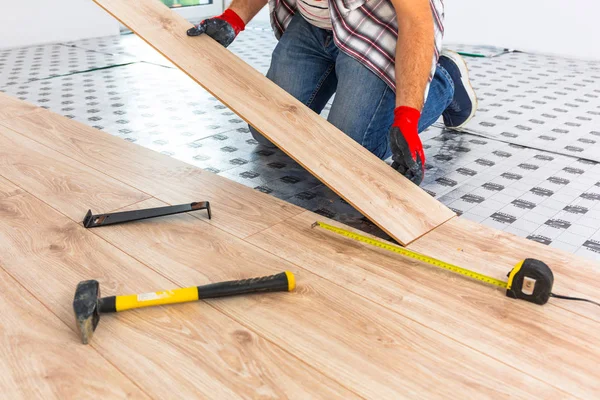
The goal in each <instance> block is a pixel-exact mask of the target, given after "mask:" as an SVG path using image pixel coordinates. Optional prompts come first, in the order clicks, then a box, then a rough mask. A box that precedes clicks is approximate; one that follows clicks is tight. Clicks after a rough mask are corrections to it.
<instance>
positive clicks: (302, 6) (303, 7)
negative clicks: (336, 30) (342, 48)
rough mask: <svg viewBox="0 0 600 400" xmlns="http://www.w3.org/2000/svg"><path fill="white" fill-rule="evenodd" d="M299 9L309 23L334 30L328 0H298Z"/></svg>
mask: <svg viewBox="0 0 600 400" xmlns="http://www.w3.org/2000/svg"><path fill="white" fill-rule="evenodd" d="M296 5H297V6H298V11H299V12H300V14H302V17H303V18H304V19H305V20H307V21H308V23H310V24H312V25H314V26H316V27H317V28H321V29H327V30H332V29H333V26H332V25H331V16H330V15H329V4H328V0H298V2H297V3H296Z"/></svg>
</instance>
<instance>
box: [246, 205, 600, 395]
mask: <svg viewBox="0 0 600 400" xmlns="http://www.w3.org/2000/svg"><path fill="white" fill-rule="evenodd" d="M317 220H324V219H323V217H321V216H319V215H316V214H314V213H311V212H306V213H304V214H302V215H300V216H297V217H294V218H292V219H289V220H287V221H285V222H283V223H281V224H278V225H276V226H273V227H271V228H269V229H267V230H265V231H263V232H260V233H258V234H256V235H254V236H252V237H250V238H247V239H246V240H247V241H249V242H251V243H253V244H255V245H256V246H258V247H260V248H263V249H265V250H267V251H269V252H271V253H273V254H275V255H277V256H279V257H281V258H283V259H285V260H288V261H290V262H293V263H295V264H297V265H301V266H302V267H303V268H306V269H308V270H310V271H311V272H313V273H315V274H317V275H319V276H322V277H324V278H326V279H328V280H330V281H333V282H336V283H337V284H339V285H341V286H343V287H345V288H347V289H348V290H351V291H353V292H355V293H357V294H359V295H361V296H363V297H366V298H368V299H370V300H372V301H374V302H376V303H378V304H381V305H383V306H384V307H386V308H388V309H391V310H393V311H395V312H397V313H399V314H401V315H404V316H406V317H408V318H411V319H413V320H415V321H417V322H419V323H422V324H423V325H425V326H428V327H430V328H432V329H434V330H436V331H438V332H440V333H442V334H444V335H446V336H449V337H451V338H452V339H454V340H456V341H458V342H460V343H463V344H465V345H467V346H469V347H472V348H474V349H476V350H478V351H480V352H482V353H485V354H487V355H490V356H492V357H494V358H495V359H498V360H500V361H502V362H504V363H506V364H507V365H511V366H513V367H515V368H517V369H519V370H520V371H523V372H524V373H526V374H529V375H532V376H534V377H536V378H539V379H541V380H543V381H545V382H546V383H547V384H548V385H552V386H555V387H558V388H560V389H561V390H564V391H565V392H568V393H570V394H571V395H573V396H578V397H582V398H590V397H594V394H595V393H598V392H600V379H599V378H600V372H598V371H597V369H596V367H595V366H596V365H598V363H600V349H599V348H598V346H597V345H596V343H598V341H600V334H599V333H598V332H599V328H600V324H598V323H596V322H593V321H590V320H588V319H586V318H583V317H580V316H578V315H576V314H574V313H571V312H569V311H565V310H563V309H561V308H558V307H553V306H545V307H540V306H538V305H535V304H531V303H525V302H521V301H515V300H512V299H509V298H507V297H506V296H504V294H503V293H502V292H501V291H499V290H494V289H493V288H491V287H488V286H486V285H482V284H480V283H478V282H474V281H469V280H465V279H463V278H461V277H458V276H456V275H452V274H451V273H448V272H446V271H443V270H439V269H436V268H433V267H430V266H428V265H426V264H422V263H419V262H416V261H407V259H406V258H404V257H402V256H400V255H398V254H394V253H389V252H386V251H384V250H381V249H378V248H376V247H371V246H368V245H365V244H362V243H358V242H355V241H352V240H351V239H348V238H345V237H343V236H338V235H336V234H334V233H331V232H328V231H325V230H323V229H320V228H311V224H312V223H313V222H315V221H317ZM330 223H333V222H330ZM298 249H302V250H301V251H299V250H298ZM553 303H554V301H553ZM532 337H535V340H532ZM549 359H553V360H561V361H560V368H557V365H556V363H548V360H549Z"/></svg>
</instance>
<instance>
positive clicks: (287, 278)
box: [73, 271, 296, 344]
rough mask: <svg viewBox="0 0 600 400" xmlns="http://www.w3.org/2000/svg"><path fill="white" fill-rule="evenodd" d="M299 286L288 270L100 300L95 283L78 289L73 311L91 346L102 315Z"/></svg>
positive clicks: (96, 283) (78, 286) (82, 338)
mask: <svg viewBox="0 0 600 400" xmlns="http://www.w3.org/2000/svg"><path fill="white" fill-rule="evenodd" d="M295 287H296V278H295V277H294V274H292V273H291V272H289V271H285V272H281V273H279V274H276V275H271V276H265V277H262V278H251V279H242V280H237V281H227V282H218V283H211V284H208V285H203V286H192V287H188V288H178V289H172V290H165V291H162V292H152V293H143V294H131V295H125V296H109V297H100V284H99V283H98V281H96V280H88V281H82V282H79V284H78V285H77V289H76V290H75V299H74V300H73V310H74V311H75V322H76V324H77V329H78V330H79V334H80V336H81V342H82V343H83V344H88V343H89V341H90V340H91V339H92V335H93V334H94V331H95V330H96V327H97V326H98V322H100V313H113V312H119V311H124V310H131V309H134V308H142V307H149V306H157V305H163V304H175V303H186V302H190V301H197V300H200V299H209V298H215V297H225V296H234V295H239V294H249V293H268V292H282V291H289V292H291V291H292V290H294V288H295Z"/></svg>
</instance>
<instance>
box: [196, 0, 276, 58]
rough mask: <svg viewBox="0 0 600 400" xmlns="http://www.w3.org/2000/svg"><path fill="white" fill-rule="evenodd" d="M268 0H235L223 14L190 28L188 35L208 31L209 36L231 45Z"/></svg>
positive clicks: (224, 44)
mask: <svg viewBox="0 0 600 400" xmlns="http://www.w3.org/2000/svg"><path fill="white" fill-rule="evenodd" d="M267 1H268V0H233V1H232V2H231V5H230V6H229V8H228V9H227V10H225V12H223V14H221V15H219V16H216V17H213V18H209V19H205V20H203V21H202V22H200V23H199V24H198V25H197V26H195V27H193V28H191V29H188V31H187V34H188V36H198V35H201V34H203V33H206V34H207V35H208V36H210V37H212V38H213V39H215V40H216V41H217V42H219V43H221V44H222V45H223V46H225V47H227V46H229V45H230V44H231V43H232V42H233V41H234V39H235V38H236V37H237V35H238V34H239V33H240V32H241V31H243V30H244V29H245V28H246V24H247V23H248V22H250V20H251V19H252V18H254V16H255V15H256V14H258V12H259V11H260V10H261V9H262V8H263V7H264V6H265V5H266V4H267Z"/></svg>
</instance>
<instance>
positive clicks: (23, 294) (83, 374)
mask: <svg viewBox="0 0 600 400" xmlns="http://www.w3.org/2000/svg"><path fill="white" fill-rule="evenodd" d="M0 265H1V263H0ZM0 309H2V317H1V318H0V371H1V373H0V389H1V391H2V395H1V397H2V398H5V399H13V400H14V399H64V398H67V397H68V398H132V399H133V398H135V399H143V398H147V396H146V395H145V394H144V393H143V392H142V391H141V390H140V389H139V388H138V387H137V386H136V385H135V384H134V383H133V382H132V381H130V380H129V379H128V378H127V377H125V376H124V375H123V374H121V373H120V372H119V371H118V370H117V369H116V368H115V367H113V366H112V365H111V364H109V363H108V362H107V361H106V360H105V359H103V358H102V357H101V356H100V355H99V354H98V353H97V352H96V351H95V350H94V349H93V348H91V347H83V346H73V340H72V339H73V337H72V331H71V330H70V329H69V328H68V327H67V326H66V325H65V324H63V323H62V322H61V321H60V320H59V319H58V318H56V316H55V315H54V314H52V313H51V312H50V311H49V310H48V309H47V308H46V307H44V305H42V304H41V303H39V302H38V301H37V300H36V299H35V298H34V297H33V296H32V295H31V294H30V293H29V292H27V291H26V290H25V289H23V287H22V286H20V285H19V284H18V283H17V282H15V281H14V280H13V278H12V277H11V276H10V275H8V274H7V273H6V272H5V271H4V270H2V268H0ZM106 382H111V384H109V385H107V384H106Z"/></svg>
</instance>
